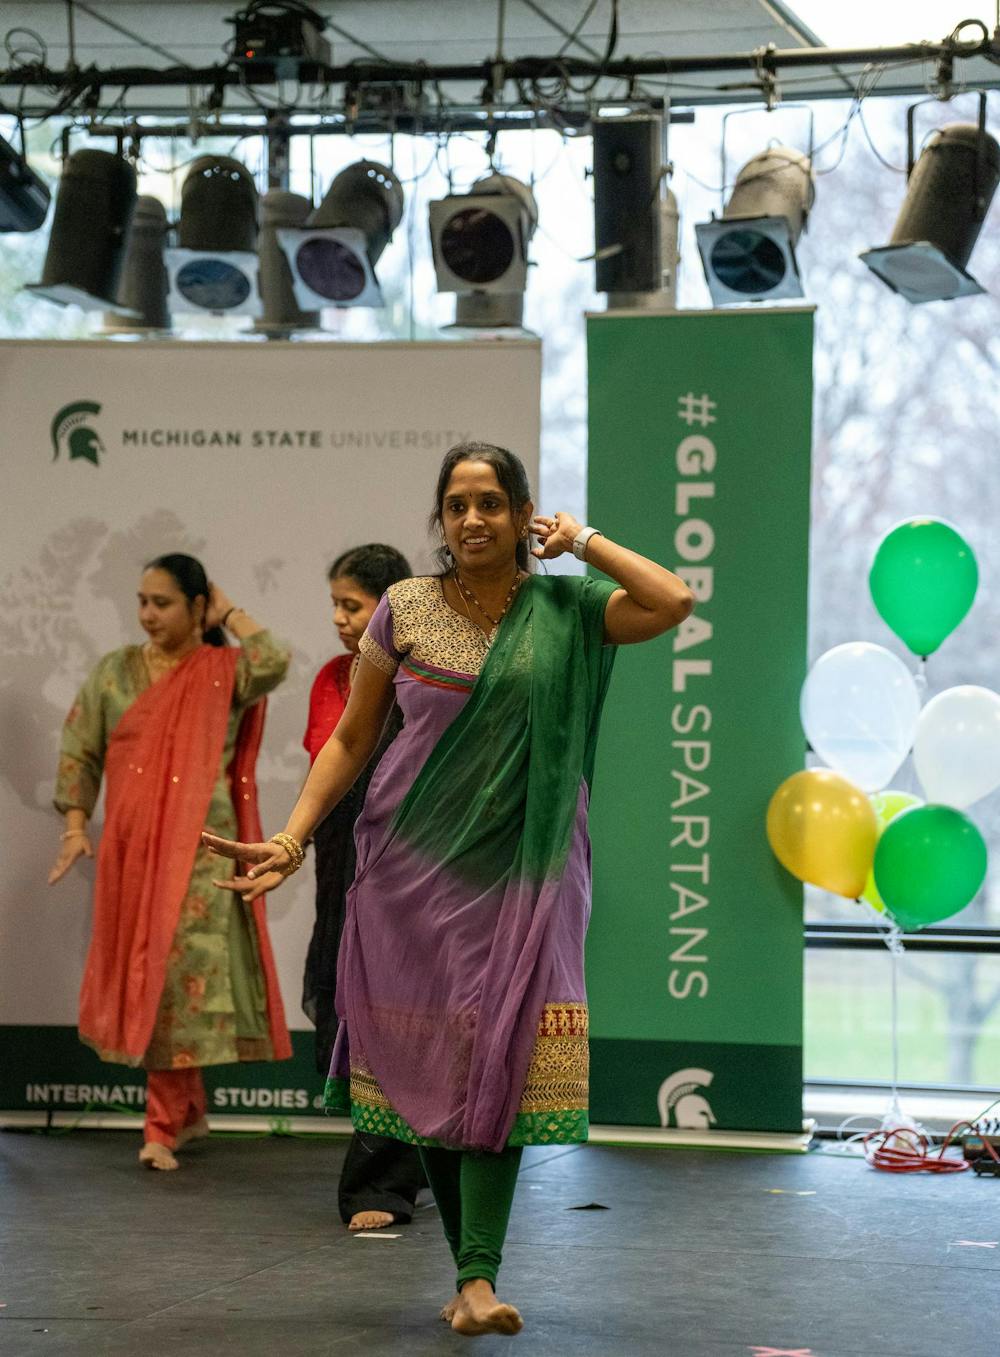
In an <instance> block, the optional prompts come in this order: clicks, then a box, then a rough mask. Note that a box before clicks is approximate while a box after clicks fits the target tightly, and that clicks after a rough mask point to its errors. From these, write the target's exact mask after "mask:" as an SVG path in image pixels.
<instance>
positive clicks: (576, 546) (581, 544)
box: [573, 528, 604, 561]
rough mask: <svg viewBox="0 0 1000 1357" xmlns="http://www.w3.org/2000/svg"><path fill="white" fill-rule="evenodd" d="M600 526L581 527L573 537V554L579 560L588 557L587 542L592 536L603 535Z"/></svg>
mask: <svg viewBox="0 0 1000 1357" xmlns="http://www.w3.org/2000/svg"><path fill="white" fill-rule="evenodd" d="M603 535H604V534H603V533H602V532H601V530H600V528H581V529H580V531H579V532H578V533H577V535H576V536H575V537H574V538H573V555H574V556H575V557H576V559H577V560H578V561H585V560H586V559H587V543H588V542H589V541H590V539H591V538H592V537H602V536H603Z"/></svg>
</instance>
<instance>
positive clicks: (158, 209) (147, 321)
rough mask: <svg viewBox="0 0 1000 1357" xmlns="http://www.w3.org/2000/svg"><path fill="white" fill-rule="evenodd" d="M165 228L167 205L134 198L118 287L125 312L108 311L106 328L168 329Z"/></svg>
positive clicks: (127, 331)
mask: <svg viewBox="0 0 1000 1357" xmlns="http://www.w3.org/2000/svg"><path fill="white" fill-rule="evenodd" d="M167 230H168V225H167V213H166V209H165V208H164V206H163V204H162V203H161V202H160V201H159V199H157V198H150V197H146V196H140V197H139V198H137V199H136V204H135V212H134V213H133V214H132V225H131V228H130V230H129V233H128V241H127V243H126V247H125V263H124V265H123V267H122V280H121V284H120V286H119V289H118V300H119V303H120V304H121V306H123V307H124V308H126V312H127V314H126V315H123V314H121V313H120V312H115V311H109V312H108V313H107V316H106V317H105V321H104V327H105V331H106V332H108V333H112V334H136V333H139V334H141V333H144V332H147V331H150V330H169V328H170V313H169V311H168V310H167V270H166V265H165V264H164V259H163V255H164V247H165V246H166V242H167ZM130 317H134V319H132V318H130Z"/></svg>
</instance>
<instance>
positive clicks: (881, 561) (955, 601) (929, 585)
mask: <svg viewBox="0 0 1000 1357" xmlns="http://www.w3.org/2000/svg"><path fill="white" fill-rule="evenodd" d="M978 583H979V567H978V566H977V565H976V558H975V556H974V555H973V552H972V548H971V547H970V546H969V544H968V542H967V541H966V540H965V538H964V537H963V536H962V534H961V533H960V532H957V531H956V530H955V529H954V528H953V527H952V526H951V524H949V523H944V522H942V521H941V519H939V518H909V519H907V520H906V522H905V523H900V524H899V525H898V526H897V527H895V528H893V529H892V531H891V532H890V533H888V534H887V536H886V537H884V538H883V540H882V543H881V545H880V546H879V549H878V551H877V552H876V553H875V560H874V561H873V562H872V568H871V574H870V575H869V576H868V584H869V587H870V589H871V592H872V599H873V600H874V603H875V607H876V608H877V609H878V611H879V614H880V615H881V617H882V618H883V619H884V620H885V621H886V622H887V623H888V624H889V626H890V627H891V628H892V630H893V631H894V632H895V633H896V635H897V636H898V637H899V639H900V640H901V641H903V642H904V644H905V645H907V646H908V647H909V649H910V650H912V651H913V653H914V654H915V655H925V656H926V655H932V654H933V653H934V651H935V650H937V648H938V646H939V645H940V644H941V642H942V641H943V640H944V639H945V637H946V636H949V635H950V634H951V633H952V632H953V631H954V630H955V628H956V627H957V626H958V624H959V622H961V620H962V618H963V617H964V616H965V614H966V613H967V612H968V611H969V609H970V608H971V607H972V600H973V599H974V598H975V596H976V587H977V585H978Z"/></svg>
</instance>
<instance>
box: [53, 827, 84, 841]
mask: <svg viewBox="0 0 1000 1357" xmlns="http://www.w3.org/2000/svg"><path fill="white" fill-rule="evenodd" d="M78 834H82V835H83V837H84V838H86V837H87V831H86V830H85V829H64V830H63V832H62V833H61V834H60V835H59V837H60V839H73V838H75V837H76V836H77V835H78Z"/></svg>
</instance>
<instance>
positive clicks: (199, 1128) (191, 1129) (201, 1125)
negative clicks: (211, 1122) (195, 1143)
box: [174, 1117, 209, 1150]
mask: <svg viewBox="0 0 1000 1357" xmlns="http://www.w3.org/2000/svg"><path fill="white" fill-rule="evenodd" d="M208 1134H209V1130H208V1118H207V1117H199V1118H198V1120H197V1121H193V1122H192V1123H191V1125H190V1126H185V1127H184V1128H183V1129H182V1130H180V1131H178V1132H177V1142H176V1144H175V1145H174V1149H175V1150H179V1149H180V1147H181V1146H182V1145H186V1144H187V1143H188V1141H190V1140H201V1139H202V1138H203V1137H204V1136H207V1135H208Z"/></svg>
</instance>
